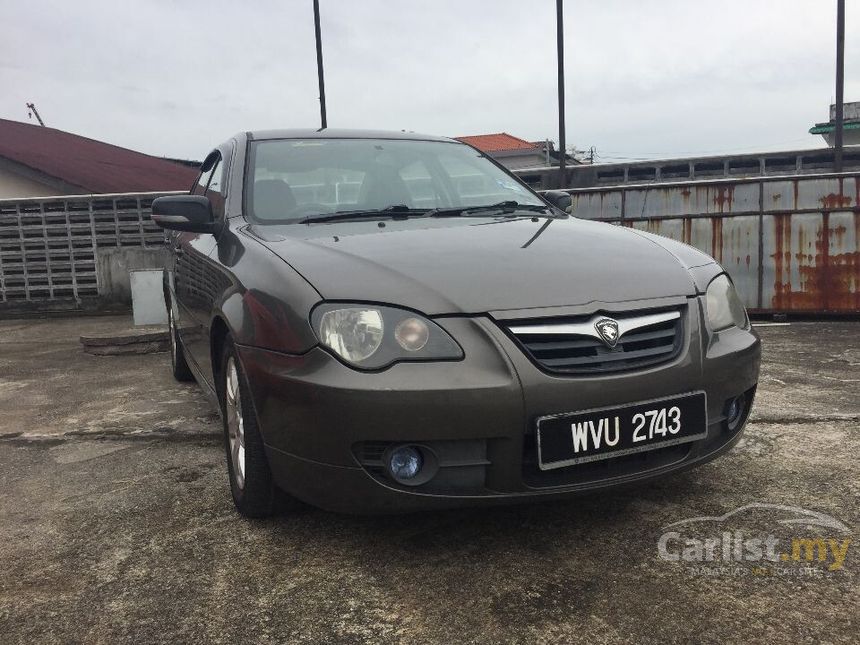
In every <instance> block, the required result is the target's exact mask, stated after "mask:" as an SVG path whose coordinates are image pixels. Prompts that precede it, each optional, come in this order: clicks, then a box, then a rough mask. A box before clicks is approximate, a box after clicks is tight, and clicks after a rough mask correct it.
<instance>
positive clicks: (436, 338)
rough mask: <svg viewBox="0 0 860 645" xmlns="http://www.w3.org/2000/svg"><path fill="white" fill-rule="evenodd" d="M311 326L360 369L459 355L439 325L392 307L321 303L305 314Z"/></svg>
mask: <svg viewBox="0 0 860 645" xmlns="http://www.w3.org/2000/svg"><path fill="white" fill-rule="evenodd" d="M311 325H312V326H313V328H314V330H315V331H316V333H317V336H318V337H319V340H320V343H322V344H323V345H324V346H326V347H328V348H329V349H330V350H331V351H332V352H334V353H335V354H337V356H339V357H340V358H342V359H343V360H344V361H346V362H347V363H349V364H351V365H354V366H355V367H359V368H362V369H369V370H375V369H380V368H383V367H387V366H389V365H391V364H392V363H396V362H398V361H437V360H457V359H460V358H462V357H463V351H462V350H461V349H460V346H459V345H458V344H457V343H456V342H454V339H453V338H451V337H450V336H449V335H448V334H447V333H446V332H445V330H444V329H442V328H441V327H440V326H439V325H437V324H436V323H434V322H433V321H432V320H428V319H427V318H424V317H423V316H419V315H416V314H415V313H413V312H411V311H406V310H403V309H397V308H395V307H382V306H375V305H362V304H343V303H334V302H333V303H324V304H322V305H320V306H318V307H317V308H316V309H314V311H313V313H312V314H311Z"/></svg>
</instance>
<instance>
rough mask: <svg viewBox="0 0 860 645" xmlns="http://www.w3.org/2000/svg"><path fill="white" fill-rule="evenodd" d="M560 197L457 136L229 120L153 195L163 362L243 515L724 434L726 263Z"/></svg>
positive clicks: (640, 463) (553, 493) (572, 463)
mask: <svg viewBox="0 0 860 645" xmlns="http://www.w3.org/2000/svg"><path fill="white" fill-rule="evenodd" d="M569 206H570V196H569V195H567V194H565V193H563V192H550V193H546V194H544V195H543V196H541V195H538V194H536V193H535V192H533V191H532V190H531V189H530V188H529V187H528V186H526V185H525V184H523V183H522V182H521V181H520V180H519V179H517V178H516V177H515V176H513V175H512V174H511V173H509V172H508V171H507V170H505V169H504V168H503V167H501V166H499V165H498V164H496V163H495V162H494V161H493V160H491V159H489V158H488V157H486V156H485V155H483V154H482V153H480V152H479V151H477V150H475V149H474V148H472V147H470V146H467V145H465V144H462V143H460V142H457V141H453V140H450V139H444V138H438V137H426V136H421V135H416V134H411V133H409V134H406V133H387V132H356V131H336V130H324V131H316V130H283V131H269V132H246V133H241V134H238V135H236V136H235V137H233V138H232V139H230V140H229V141H227V142H226V143H225V144H223V145H222V146H220V147H219V148H218V149H217V150H215V151H213V152H212V153H211V154H210V155H209V156H208V157H207V158H206V160H205V162H204V164H203V167H202V171H201V174H200V177H199V179H198V181H197V182H196V184H195V185H194V187H193V188H192V189H191V192H190V194H189V195H181V196H168V197H161V198H159V199H157V200H155V202H154V203H153V208H152V210H153V220H154V221H155V222H157V223H158V224H159V225H161V226H162V227H164V228H166V229H172V230H173V231H174V233H173V234H172V235H171V243H172V247H173V250H174V253H173V260H172V262H171V265H170V266H169V267H168V268H167V269H166V270H165V274H164V275H165V281H164V286H165V289H164V292H165V298H166V300H167V305H168V311H169V318H170V327H171V339H172V341H173V342H172V352H171V357H172V361H173V371H174V374H175V376H176V377H177V378H179V379H182V380H187V379H191V378H196V379H197V381H198V382H199V383H200V384H201V386H202V387H203V389H204V390H205V391H206V392H207V393H208V394H209V395H210V396H211V398H212V399H213V401H214V402H215V403H216V404H217V405H218V406H219V409H220V410H221V412H222V417H223V422H224V434H225V447H226V452H227V457H228V458H227V464H228V471H229V477H230V485H231V489H232V493H233V499H234V500H235V502H236V506H237V508H238V509H239V511H240V512H242V513H243V514H245V515H249V516H263V515H266V514H268V513H271V512H272V511H273V510H274V509H276V508H278V507H279V505H280V504H282V503H283V502H284V501H289V500H295V499H298V500H302V501H305V502H308V503H311V504H315V505H318V506H321V507H324V508H329V509H334V510H339V511H346V512H388V511H392V512H393V511H403V510H418V509H428V508H442V507H451V506H459V505H467V504H468V505H477V504H492V503H500V502H509V501H526V500H539V499H552V498H559V497H564V496H569V495H572V494H576V493H578V492H581V491H584V490H588V489H596V488H603V487H608V486H614V485H618V484H625V483H630V482H635V481H640V480H644V479H647V478H650V477H656V476H659V475H664V474H666V473H670V472H673V471H677V470H679V469H683V468H687V467H690V466H694V465H697V464H701V463H703V462H705V461H708V460H709V459H713V458H714V457H716V456H717V455H719V454H721V453H722V452H725V451H726V450H728V449H729V448H730V447H731V446H732V445H733V444H734V443H735V442H736V441H737V440H738V438H739V437H740V433H741V430H742V428H743V425H744V423H745V421H746V419H747V416H748V414H749V411H750V407H751V405H752V402H753V396H754V394H755V388H756V383H757V381H758V369H759V355H760V346H759V340H758V337H757V336H756V334H755V333H754V332H753V331H752V329H751V327H750V324H749V320H748V318H747V315H746V312H745V311H744V308H743V306H742V305H741V303H740V300H739V299H738V296H737V294H736V293H735V290H734V287H733V285H732V282H731V280H730V278H729V277H728V276H727V275H726V273H725V272H724V271H723V269H722V268H721V267H720V266H719V265H718V264H717V263H716V262H714V260H713V259H712V258H710V257H708V256H707V255H705V254H703V253H701V252H699V251H697V250H696V249H693V248H691V247H689V246H686V245H684V244H680V243H678V242H674V241H672V240H669V239H666V238H662V237H658V236H654V235H649V234H647V233H643V232H640V231H635V230H632V229H629V228H625V227H619V226H612V225H610V224H605V223H598V222H592V221H586V220H581V219H577V218H576V217H573V216H571V215H569V214H568V213H567V212H566V211H567V210H569Z"/></svg>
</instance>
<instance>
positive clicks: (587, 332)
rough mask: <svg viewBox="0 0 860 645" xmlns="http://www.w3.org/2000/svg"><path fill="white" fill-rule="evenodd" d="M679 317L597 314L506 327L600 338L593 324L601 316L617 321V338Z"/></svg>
mask: <svg viewBox="0 0 860 645" xmlns="http://www.w3.org/2000/svg"><path fill="white" fill-rule="evenodd" d="M680 317H681V312H680V311H665V312H661V313H658V314H648V315H645V316H633V317H627V318H623V317H619V318H616V317H614V316H604V315H602V314H598V315H595V316H592V317H591V318H590V319H588V320H587V321H585V322H575V323H558V324H553V325H516V326H513V327H508V329H509V330H510V331H511V333H512V334H514V335H515V336H518V335H520V334H529V335H532V334H534V335H542V336H547V335H548V336H590V337H591V338H596V339H597V340H601V338H600V334H598V333H597V329H596V328H595V326H594V324H595V323H596V322H597V321H598V320H602V319H603V318H612V319H613V320H615V321H616V322H617V323H618V340H619V341H620V340H621V338H622V337H623V336H624V334H626V333H627V332H630V331H634V330H636V329H641V328H642V327H650V326H651V325H656V324H658V323H662V322H668V321H670V320H675V319H676V318H680Z"/></svg>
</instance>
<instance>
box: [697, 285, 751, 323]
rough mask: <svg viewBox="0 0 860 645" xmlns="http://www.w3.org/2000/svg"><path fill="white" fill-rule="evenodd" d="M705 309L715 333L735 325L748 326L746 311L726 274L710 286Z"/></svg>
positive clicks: (706, 295)
mask: <svg viewBox="0 0 860 645" xmlns="http://www.w3.org/2000/svg"><path fill="white" fill-rule="evenodd" d="M705 309H706V310H707V313H708V324H709V325H710V327H711V329H712V330H713V331H720V330H721V329H726V328H728V327H731V326H733V325H734V326H736V327H742V328H743V327H746V326H747V312H746V309H744V306H743V304H742V303H741V299H740V298H739V297H738V293H737V291H735V287H734V285H733V284H732V281H731V280H729V277H728V276H727V275H726V274H725V273H723V274H721V275H718V276H717V277H716V278H714V279H713V280H711V284H709V285H708V291H707V293H706V294H705Z"/></svg>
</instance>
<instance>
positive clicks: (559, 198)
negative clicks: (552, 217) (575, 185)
mask: <svg viewBox="0 0 860 645" xmlns="http://www.w3.org/2000/svg"><path fill="white" fill-rule="evenodd" d="M543 198H544V199H545V200H546V201H548V202H549V203H550V204H552V205H553V206H555V207H556V208H557V209H559V210H560V211H564V212H565V213H570V212H571V211H572V210H573V198H572V197H571V196H570V193H566V192H564V191H563V190H548V191H546V192H545V193H543Z"/></svg>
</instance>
